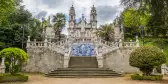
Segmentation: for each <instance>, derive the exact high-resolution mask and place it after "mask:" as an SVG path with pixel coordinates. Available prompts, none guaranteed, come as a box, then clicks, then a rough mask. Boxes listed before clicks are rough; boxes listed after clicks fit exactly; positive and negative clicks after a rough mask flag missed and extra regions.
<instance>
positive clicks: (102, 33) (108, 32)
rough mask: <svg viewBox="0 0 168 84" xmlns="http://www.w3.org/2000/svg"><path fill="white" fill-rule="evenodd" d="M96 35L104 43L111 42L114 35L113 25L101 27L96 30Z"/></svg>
mask: <svg viewBox="0 0 168 84" xmlns="http://www.w3.org/2000/svg"><path fill="white" fill-rule="evenodd" d="M96 34H97V35H98V36H99V37H101V38H103V39H104V40H106V41H112V40H113V35H114V25H113V24H105V25H101V26H100V29H98V31H97V32H96Z"/></svg>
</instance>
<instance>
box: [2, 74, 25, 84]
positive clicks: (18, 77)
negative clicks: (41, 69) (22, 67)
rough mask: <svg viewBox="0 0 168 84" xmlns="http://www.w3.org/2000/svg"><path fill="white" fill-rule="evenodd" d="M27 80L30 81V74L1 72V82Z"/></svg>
mask: <svg viewBox="0 0 168 84" xmlns="http://www.w3.org/2000/svg"><path fill="white" fill-rule="evenodd" d="M16 81H17V82H18V81H19V82H26V81H28V76H26V75H23V74H13V75H11V74H0V83H2V82H16Z"/></svg>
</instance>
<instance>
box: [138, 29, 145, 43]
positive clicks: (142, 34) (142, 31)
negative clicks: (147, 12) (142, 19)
mask: <svg viewBox="0 0 168 84" xmlns="http://www.w3.org/2000/svg"><path fill="white" fill-rule="evenodd" d="M139 28H141V36H142V44H143V46H144V26H140V27H139Z"/></svg>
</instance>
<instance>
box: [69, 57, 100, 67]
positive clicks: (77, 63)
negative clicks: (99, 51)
mask: <svg viewBox="0 0 168 84" xmlns="http://www.w3.org/2000/svg"><path fill="white" fill-rule="evenodd" d="M69 68H98V62H97V58H96V57H92V56H75V57H74V56H72V57H70V61H69Z"/></svg>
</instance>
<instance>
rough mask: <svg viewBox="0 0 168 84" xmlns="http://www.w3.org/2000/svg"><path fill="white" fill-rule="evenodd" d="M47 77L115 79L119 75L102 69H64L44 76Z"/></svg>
mask: <svg viewBox="0 0 168 84" xmlns="http://www.w3.org/2000/svg"><path fill="white" fill-rule="evenodd" d="M46 76H48V77H58V78H59V77H60V78H66V77H67V78H75V77H113V76H115V77H117V76H121V74H118V73H116V72H115V71H113V70H109V69H106V68H105V69H103V68H64V69H58V70H54V71H51V72H50V73H48V74H46Z"/></svg>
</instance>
